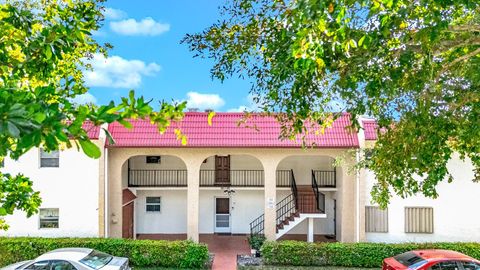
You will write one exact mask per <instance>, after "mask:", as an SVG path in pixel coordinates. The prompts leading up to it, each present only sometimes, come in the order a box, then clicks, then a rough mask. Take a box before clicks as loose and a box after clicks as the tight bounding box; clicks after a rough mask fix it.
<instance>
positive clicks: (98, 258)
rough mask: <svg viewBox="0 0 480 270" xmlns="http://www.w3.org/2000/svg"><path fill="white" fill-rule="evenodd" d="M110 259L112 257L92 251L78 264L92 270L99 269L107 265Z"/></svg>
mask: <svg viewBox="0 0 480 270" xmlns="http://www.w3.org/2000/svg"><path fill="white" fill-rule="evenodd" d="M112 259H113V257H112V256H111V255H108V254H106V253H103V252H100V251H97V250H93V251H92V252H90V254H88V255H87V256H86V257H85V258H83V259H81V260H80V262H81V263H82V264H84V265H86V266H89V267H91V268H93V269H100V268H102V267H104V266H105V265H107V264H108V263H109V262H110V261H111V260H112Z"/></svg>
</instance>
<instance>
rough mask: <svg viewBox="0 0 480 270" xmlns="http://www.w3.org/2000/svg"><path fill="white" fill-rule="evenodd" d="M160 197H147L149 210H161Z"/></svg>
mask: <svg viewBox="0 0 480 270" xmlns="http://www.w3.org/2000/svg"><path fill="white" fill-rule="evenodd" d="M160 204H161V198H160V197H147V204H146V205H147V209H146V210H147V212H160Z"/></svg>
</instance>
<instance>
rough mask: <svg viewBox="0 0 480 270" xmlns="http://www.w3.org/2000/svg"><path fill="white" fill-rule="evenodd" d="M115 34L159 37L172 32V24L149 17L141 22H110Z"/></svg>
mask: <svg viewBox="0 0 480 270" xmlns="http://www.w3.org/2000/svg"><path fill="white" fill-rule="evenodd" d="M110 28H111V29H112V31H113V32H115V33H117V34H120V35H125V36H157V35H160V34H162V33H165V32H167V31H169V30H170V24H167V23H159V22H156V21H155V20H154V19H152V18H150V17H147V18H144V19H142V20H141V21H137V20H135V19H126V20H122V21H118V22H110Z"/></svg>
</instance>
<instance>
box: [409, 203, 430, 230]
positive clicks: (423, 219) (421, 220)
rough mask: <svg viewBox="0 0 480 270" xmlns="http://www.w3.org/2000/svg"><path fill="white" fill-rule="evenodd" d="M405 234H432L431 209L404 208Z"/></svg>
mask: <svg viewBox="0 0 480 270" xmlns="http://www.w3.org/2000/svg"><path fill="white" fill-rule="evenodd" d="M405 232H406V233H433V208H432V207H405Z"/></svg>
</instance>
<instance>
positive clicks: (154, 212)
mask: <svg viewBox="0 0 480 270" xmlns="http://www.w3.org/2000/svg"><path fill="white" fill-rule="evenodd" d="M148 198H158V200H159V202H158V203H157V202H155V203H151V202H150V203H149V202H148ZM156 205H158V207H159V208H160V209H159V210H158V211H151V210H148V206H156ZM145 212H147V213H148V214H160V213H161V212H162V197H161V196H147V197H145Z"/></svg>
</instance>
